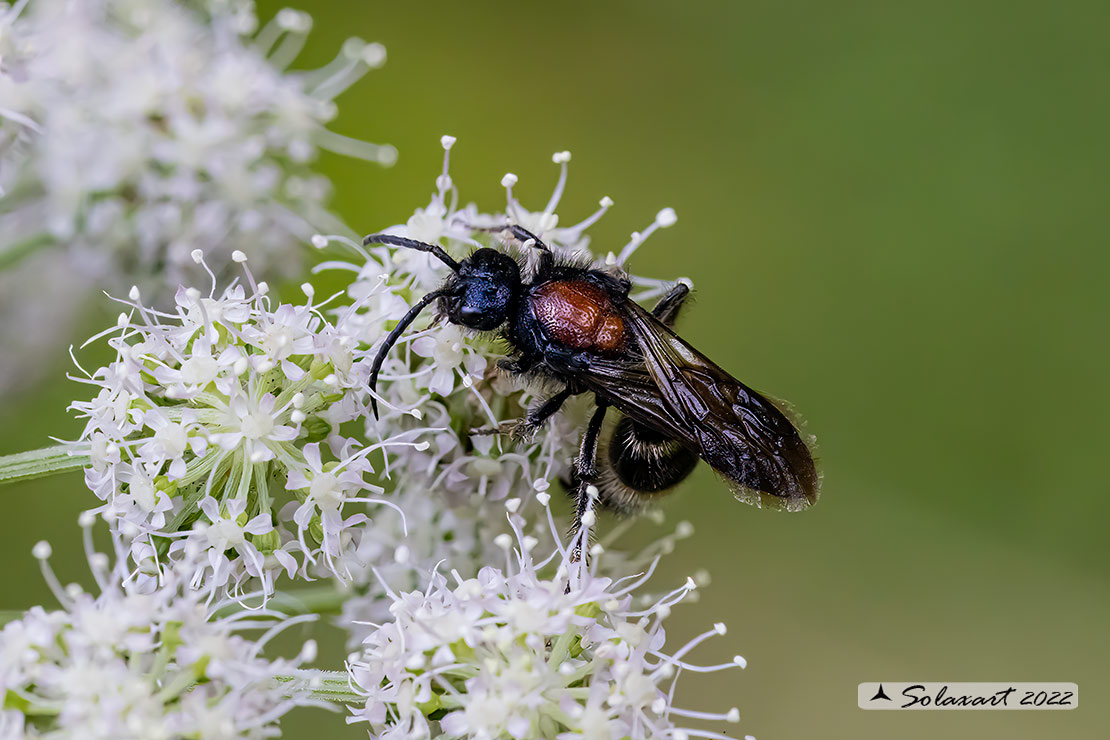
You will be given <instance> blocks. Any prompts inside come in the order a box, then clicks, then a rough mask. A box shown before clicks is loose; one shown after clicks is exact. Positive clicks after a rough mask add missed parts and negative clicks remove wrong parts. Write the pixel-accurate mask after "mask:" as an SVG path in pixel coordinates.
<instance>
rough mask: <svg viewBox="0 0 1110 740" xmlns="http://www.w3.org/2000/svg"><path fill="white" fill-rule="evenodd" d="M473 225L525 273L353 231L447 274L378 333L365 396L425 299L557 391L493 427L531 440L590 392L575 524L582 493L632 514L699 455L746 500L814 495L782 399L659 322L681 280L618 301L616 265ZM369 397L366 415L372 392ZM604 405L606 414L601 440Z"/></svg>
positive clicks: (491, 256) (671, 315)
mask: <svg viewBox="0 0 1110 740" xmlns="http://www.w3.org/2000/svg"><path fill="white" fill-rule="evenodd" d="M487 230H488V231H500V232H503V233H508V234H509V235H511V236H512V237H513V238H514V239H515V240H516V241H518V242H519V243H520V244H521V245H523V246H524V247H525V248H529V247H530V248H534V249H536V250H537V251H538V257H539V259H538V265H537V266H536V267H535V269H534V271H533V273H532V275H531V278H530V279H527V280H526V279H525V269H524V265H523V264H522V263H520V262H518V261H517V260H516V259H514V258H513V257H511V256H510V255H508V254H506V253H504V252H501V251H498V250H496V249H492V248H489V247H482V248H479V249H477V250H476V251H474V252H473V253H472V254H471V255H470V256H469V257H467V258H465V259H463V260H462V261H461V262H459V261H456V260H455V259H453V258H452V257H451V256H450V255H448V254H447V253H446V252H445V251H444V250H443V248H442V247H440V246H437V245H435V244H425V243H423V242H418V241H414V240H412V239H407V238H404V237H400V236H393V235H390V234H371V235H370V236H367V237H366V238H365V239H364V240H363V244H364V245H370V244H386V245H391V246H395V247H401V248H404V249H414V250H418V251H421V252H427V253H429V254H431V255H433V256H435V257H436V258H437V259H439V261H441V262H443V263H444V264H445V265H446V266H447V267H448V268H450V269H451V273H452V274H451V275H450V276H449V277H448V278H447V280H446V282H445V283H444V285H443V287H441V288H439V289H438V290H434V291H431V292H430V293H428V294H427V295H425V296H424V297H423V298H421V299H420V300H419V301H418V302H417V303H416V304H415V305H414V306H413V307H412V308H411V309H410V310H409V311H408V313H406V314H405V316H404V317H402V318H401V320H400V321H399V322H398V324H397V326H396V327H395V328H394V329H393V330H392V331H391V332H390V333H389V335H388V336H386V338H385V341H384V342H383V343H382V345H381V347H380V348H379V349H378V352H377V355H376V356H375V358H374V362H373V365H372V367H371V372H370V381H369V386H370V389H371V391H373V390H374V389H375V387H376V383H377V378H378V372H379V370H380V369H381V366H382V363H383V362H384V361H385V359H386V357H387V355H388V353H389V351H390V349H391V348H392V347H393V345H394V344H395V343H396V341H397V340H398V339H399V338H400V337H401V335H402V334H403V333H404V331H405V330H406V329H407V328H408V326H409V325H410V324H411V323H412V322H413V320H414V319H415V318H416V317H417V315H419V314H420V312H421V311H423V310H424V309H426V308H427V307H428V306H430V305H431V304H433V303H438V309H439V312H440V314H441V315H442V316H445V317H446V319H447V320H448V321H450V322H451V323H453V324H457V325H459V326H462V327H464V328H466V329H470V330H472V331H475V332H492V333H496V334H498V335H499V336H500V337H501V338H502V339H503V340H504V341H505V342H507V344H508V345H509V347H510V348H511V350H512V351H511V353H510V354H509V356H508V357H506V358H504V359H502V360H500V361H499V362H498V366H499V367H500V368H501V369H503V370H505V371H507V372H508V373H510V374H511V375H514V376H525V377H531V378H534V379H538V380H542V381H547V382H548V384H550V385H552V386H554V387H558V388H559V390H558V391H556V392H554V393H553V394H552V395H551V397H550V398H548V399H547V400H546V401H544V402H542V403H540V404H538V405H536V406H534V407H533V408H531V409H530V410H529V411H528V413H527V414H526V416H525V418H523V419H521V420H519V421H517V422H515V423H513V424H512V425H511V427H507V428H506V429H503V430H502V431H509V432H510V433H511V434H512V435H513V436H514V437H516V438H518V439H528V438H531V437H532V436H533V435H534V434H535V433H536V432H537V430H539V429H540V428H541V427H542V426H543V424H544V423H545V422H546V421H547V420H548V419H550V418H551V417H552V416H553V415H554V414H555V413H557V412H558V411H559V409H560V408H561V407H562V406H563V404H564V403H565V402H566V401H567V399H569V398H571V397H572V396H576V395H580V394H584V393H590V394H593V398H594V402H595V404H596V410H595V411H594V412H593V415H592V417H591V418H590V421H589V423H588V424H587V426H586V429H585V431H584V433H583V435H582V441H581V445H580V448H579V451H578V455H577V458H576V459H575V460H574V462H573V465H572V485H571V486H570V487H571V488H572V491H573V495H574V497H575V499H576V505H575V519H576V521H575V526H576V527H577V525H578V523H579V521H580V520H581V517H582V516H583V515H584V514H585V512H586V511H587V510H588V507H589V505H590V498H591V496H596V497H597V499H598V501H599V503H600V505H601V506H603V507H604V508H607V509H610V510H614V511H616V512H619V513H630V512H634V511H636V510H638V509H640V508H642V507H643V506H645V505H647V504H650V503H652V502H653V501H654V500H655V499H656V498H657V497H659V496H660V495H662V494H664V493H666V492H668V491H670V490H671V489H672V488H674V487H675V486H676V485H677V484H678V483H680V482H681V481H682V480H683V479H685V478H686V477H687V476H688V475H689V474H690V473H691V472H692V471H693V470H694V468H695V467H696V465H697V463H698V461H699V460H704V461H705V462H706V463H708V464H709V466H710V467H711V468H713V470H714V471H716V472H717V473H718V474H719V475H720V477H721V478H722V479H723V480H724V481H725V482H726V483H727V484H728V485H729V487H730V488H731V489H732V491H733V493H734V494H735V496H736V497H737V498H739V499H740V500H742V501H744V502H746V503H749V504H754V505H755V506H759V507H763V506H766V507H770V508H773V509H780V510H786V511H800V510H802V509H805V508H807V507H809V506H810V505H811V504H813V503H814V502H815V501H816V500H817V495H818V489H819V485H820V479H819V476H818V474H817V469H816V467H815V465H814V459H813V453H812V451H811V449H810V447H809V445H808V444H807V442H806V440H805V439H804V438H803V436H802V434H801V433H800V431H799V429H798V427H797V426H796V425H795V424H794V423H793V422H792V421H791V419H790V418H789V416H788V415H787V413H786V412H785V411H784V408H782V407H780V405H779V404H778V403H776V402H775V401H772V400H770V399H768V398H767V397H765V396H763V395H760V394H759V393H757V392H756V391H754V390H752V389H751V388H749V387H748V386H746V385H744V384H743V383H741V382H740V381H739V380H737V379H736V378H734V377H732V376H731V375H729V374H728V373H727V372H725V371H724V370H722V369H721V368H720V367H718V366H717V365H716V364H715V363H713V362H712V361H711V360H709V359H708V358H707V357H706V356H705V355H703V354H702V353H701V352H699V351H698V350H696V349H694V348H693V347H692V346H691V345H690V344H689V343H688V342H686V341H685V340H683V339H682V338H681V337H680V336H678V335H677V334H676V333H675V332H674V331H673V329H672V326H673V325H674V322H675V319H676V318H677V316H678V313H679V310H680V309H681V308H682V305H683V303H684V301H685V300H686V298H687V296H688V295H689V292H690V290H689V287H688V286H687V285H685V284H683V283H678V284H676V285H675V286H674V287H673V288H672V289H671V290H670V292H669V293H667V294H666V295H665V296H663V297H662V298H661V299H660V300H659V301H658V303H656V304H655V306H654V307H653V308H652V309H651V310H650V311H649V310H647V309H645V308H644V307H642V306H640V305H639V304H638V303H636V302H635V301H633V300H632V299H631V298H629V291H630V290H631V287H632V286H631V282H630V281H629V279H628V277H627V276H626V275H625V274H624V273H623V272H621V271H620V270H619V269H600V268H597V267H595V266H592V265H590V264H585V263H581V262H568V261H565V260H561V259H556V257H555V255H554V254H553V253H552V251H551V249H550V248H549V247H548V246H547V245H546V244H544V242H543V241H542V240H541V239H539V237H537V236H536V235H535V234H532V233H531V232H529V231H527V230H525V229H524V228H522V227H520V226H517V225H508V226H505V227H503V228H494V229H487ZM371 405H372V407H373V412H374V415H375V417H377V414H378V408H377V401H376V399H375V398H374V397H373V394H372V396H371ZM610 409H612V410H613V412H614V414H615V415H616V423H615V425H613V426H612V427H611V432H610V433H609V435H608V438H607V439H606V440H605V441H604V442H603V441H602V431H603V426H604V421H605V417H606V414H607V413H608V412H609V411H610Z"/></svg>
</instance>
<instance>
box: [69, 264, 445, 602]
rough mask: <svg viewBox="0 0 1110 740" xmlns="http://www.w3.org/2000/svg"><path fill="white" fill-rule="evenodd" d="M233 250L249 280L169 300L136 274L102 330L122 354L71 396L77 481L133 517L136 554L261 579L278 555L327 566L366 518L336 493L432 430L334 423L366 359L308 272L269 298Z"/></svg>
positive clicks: (346, 495)
mask: <svg viewBox="0 0 1110 740" xmlns="http://www.w3.org/2000/svg"><path fill="white" fill-rule="evenodd" d="M195 258H196V259H197V261H198V263H200V264H202V265H203V264H204V257H203V255H201V254H200V252H199V250H198V251H197V252H196V253H195ZM234 259H236V260H237V261H240V262H243V263H244V265H243V267H244V272H245V274H246V276H247V280H248V282H249V286H250V288H249V290H247V289H246V288H244V287H243V286H242V285H240V284H233V285H232V286H231V287H229V288H227V289H226V290H224V291H223V293H222V294H219V295H217V294H216V293H215V284H216V280H215V278H214V277H213V278H212V284H213V288H212V292H210V293H209V294H208V295H203V294H201V293H200V291H198V290H196V289H182V290H180V291H179V292H178V295H177V297H176V308H177V312H176V314H168V313H164V312H161V311H158V310H156V309H153V308H150V307H147V306H145V305H144V304H143V303H142V302H141V299H140V295H139V291H138V289H133V290H132V292H131V295H130V297H129V299H128V300H126V301H123V303H125V304H126V305H127V306H128V307H129V309H130V310H129V312H127V313H124V314H121V315H120V318H119V321H118V322H117V325H116V327H115V328H114V329H112V330H111V333H113V334H116V336H113V337H112V338H111V339H110V340H109V342H110V344H111V345H112V346H113V347H114V348H115V349H116V351H117V359H116V360H115V361H114V362H113V363H112V364H110V365H108V366H107V367H103V368H100V369H99V370H97V371H96V372H95V373H93V374H91V375H89V376H88V377H86V378H78V379H80V380H83V381H84V382H86V383H89V384H91V385H93V386H94V387H96V388H99V392H98V393H97V395H96V397H95V398H93V399H92V400H91V401H86V402H76V403H74V404H73V408H74V409H75V410H77V411H78V412H79V413H80V414H81V415H82V416H84V417H86V419H87V421H86V428H85V432H84V434H83V440H84V441H85V442H86V443H87V444H88V446H89V450H90V455H91V466H90V467H88V468H87V469H86V471H85V479H86V482H87V484H88V485H89V488H90V489H91V490H92V491H93V492H94V493H95V494H96V495H97V496H98V497H99V498H101V499H103V500H104V501H105V502H106V503H105V506H104V507H102V509H101V510H102V511H104V512H106V513H107V514H109V515H110V516H111V517H113V518H114V519H115V520H116V521H118V522H119V526H120V527H121V528H122V527H124V526H125V525H126V526H127V527H128V528H129V530H128V531H129V534H130V536H129V539H130V540H131V543H132V545H131V546H132V557H133V558H134V559H135V560H136V561H137V562H138V563H140V564H141V565H143V566H144V567H147V568H153V567H156V566H155V563H156V562H157V559H158V557H159V556H161V555H165V554H166V553H173V552H175V551H177V550H179V549H181V548H184V547H186V546H188V545H191V546H200V547H203V548H204V549H205V550H206V551H207V552H208V555H209V557H208V560H207V562H206V570H207V571H208V576H206V578H208V579H211V580H212V581H213V582H214V583H216V584H217V585H224V584H229V583H230V584H231V585H232V587H233V590H235V591H238V590H240V589H242V588H248V589H253V588H255V587H258V586H259V585H260V587H261V588H262V589H263V591H264V592H265V593H267V594H268V593H270V592H272V590H273V582H272V581H273V576H274V573H275V572H278V571H280V570H281V569H284V570H285V572H286V573H288V574H289V575H290V576H293V575H294V574H295V573H296V572H298V571H301V570H304V568H305V567H306V565H307V564H308V563H315V562H317V561H318V560H320V559H323V561H324V563H325V565H326V566H327V567H331V568H332V569H333V570H334V563H335V562H336V560H337V558H339V556H340V553H341V551H342V549H343V546H342V543H341V540H342V536H343V533H344V531H345V530H346V529H348V528H350V527H352V526H355V525H358V524H361V523H363V522H364V521H365V520H366V515H365V514H364V513H356V514H352V515H349V516H348V515H345V507H347V506H348V505H349V504H350V503H352V502H355V501H358V502H367V501H369V500H371V499H369V498H368V497H367V496H368V494H373V493H377V492H380V491H381V490H382V489H381V488H380V487H379V486H376V485H374V484H372V483H370V482H368V481H366V480H365V479H364V477H363V476H364V475H365V474H368V473H372V472H373V468H372V465H371V462H370V460H369V458H370V456H371V455H372V454H373V453H375V452H379V451H381V450H382V449H384V448H386V447H390V446H408V447H419V448H424V447H427V445H428V443H427V442H418V441H415V438H416V437H417V436H418V433H419V430H409V431H403V432H401V433H400V434H398V435H395V436H394V437H391V438H389V439H386V440H383V441H380V442H378V443H376V444H370V445H364V444H361V443H358V442H356V441H355V440H353V439H346V438H344V437H342V436H341V435H340V434H339V426H340V425H341V424H342V423H343V422H346V421H349V420H351V419H354V418H357V417H358V416H359V415H360V414H361V413H362V403H361V402H360V401H359V398H360V396H361V395H362V393H363V390H362V388H363V386H364V385H365V382H366V374H367V373H366V371H365V362H364V360H363V359H361V357H360V355H359V354H357V353H356V351H355V349H354V347H353V346H352V345H353V341H352V340H351V339H350V338H349V337H344V336H342V335H340V334H339V333H338V332H337V331H336V329H335V327H334V326H332V325H331V324H330V323H329V322H328V321H327V319H326V318H325V317H324V316H323V315H322V314H321V313H320V310H319V307H318V306H317V305H314V304H313V291H312V288H311V286H309V285H307V284H306V285H305V286H303V288H304V291H305V293H306V294H307V296H308V299H307V302H306V303H305V304H303V305H292V304H282V303H278V304H276V305H275V304H274V303H272V302H271V301H270V298H269V295H268V294H269V290H270V289H269V286H268V285H267V284H266V283H265V282H256V281H255V279H254V277H253V275H252V273H251V272H250V270H249V269H246V265H245V262H246V256H245V255H243V254H242V253H239V252H237V253H235V255H234ZM182 534H185V535H187V536H186V537H185V538H181V535H182ZM298 556H300V557H301V558H302V559H301V560H300V561H298ZM256 580H259V581H261V583H260V584H256V583H255V582H254V581H256Z"/></svg>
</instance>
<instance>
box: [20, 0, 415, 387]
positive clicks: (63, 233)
mask: <svg viewBox="0 0 1110 740" xmlns="http://www.w3.org/2000/svg"><path fill="white" fill-rule="evenodd" d="M311 25H312V21H311V17H309V16H308V15H307V14H305V13H301V12H298V11H294V10H289V9H287V10H282V11H280V12H279V13H278V14H277V15H276V16H275V17H274V18H273V19H272V20H271V21H270V22H268V23H267V24H266V25H265V26H263V27H262V29H261V30H258V31H257V32H255V31H256V22H255V19H254V12H253V6H252V4H251V3H250V2H237V3H234V4H228V3H224V2H212V3H207V4H200V3H196V4H194V3H188V4H187V3H180V2H175V1H174V0H82V2H69V1H68V0H33V1H32V2H29V3H28V2H25V1H21V2H18V3H16V4H15V5H14V6H12V7H7V6H0V199H2V200H0V203H2V207H0V265H2V266H6V267H7V269H6V270H5V271H4V274H0V296H5V295H8V294H10V293H11V292H12V290H14V289H15V288H17V287H18V286H19V285H20V284H21V283H24V282H31V283H33V284H35V285H39V286H42V285H43V284H44V283H45V282H46V281H53V280H55V275H56V270H50V269H49V267H48V265H44V262H43V260H41V259H33V258H32V257H33V256H34V255H37V254H39V253H42V252H44V251H45V252H51V251H57V252H61V253H64V255H65V262H64V264H65V268H66V269H67V270H68V272H70V273H72V274H75V275H80V276H81V284H82V285H84V286H86V289H87V290H95V289H97V288H108V289H110V290H121V289H125V288H126V287H127V286H128V285H130V284H131V283H136V282H137V283H139V284H140V285H141V286H142V287H143V289H144V290H146V291H147V293H148V295H150V296H151V297H152V298H156V297H158V296H162V297H167V296H172V295H173V292H174V291H175V290H176V288H177V286H178V285H179V284H182V283H184V284H189V283H190V282H191V281H192V279H193V278H194V277H195V276H196V274H197V272H196V269H195V266H194V265H193V263H192V261H191V260H190V259H189V254H190V252H191V251H192V250H193V249H196V248H200V249H203V250H204V251H205V253H206V254H207V255H208V259H209V264H210V265H211V266H212V267H213V269H215V270H216V271H217V272H220V271H221V270H222V269H223V268H224V267H225V266H226V265H227V264H228V263H229V262H230V260H231V254H232V252H233V251H235V250H242V251H244V252H245V253H246V254H248V255H249V256H250V257H251V258H252V260H253V261H254V265H255V268H256V270H258V271H259V273H260V274H267V275H268V274H269V273H271V272H274V271H276V272H278V273H280V274H290V273H292V272H294V271H296V270H297V269H298V268H299V267H300V265H301V264H303V260H302V258H303V256H304V254H305V251H304V247H303V244H304V243H305V242H306V241H307V239H308V237H309V236H311V235H312V234H313V233H314V232H316V231H319V230H321V229H325V230H329V231H331V230H345V227H343V225H342V223H341V222H340V221H339V219H338V218H337V217H335V216H334V215H332V214H331V213H330V212H329V211H328V210H327V201H328V198H329V196H330V189H331V186H330V183H329V182H328V181H327V180H326V179H325V178H324V177H322V176H320V175H318V174H317V173H316V172H315V171H314V169H313V161H314V160H315V159H316V156H317V154H318V153H319V152H320V151H321V150H330V151H335V152H339V153H341V154H344V155H349V156H355V157H360V158H363V159H368V160H371V161H374V162H378V163H382V164H391V163H392V162H393V161H394V159H395V158H396V151H395V150H394V149H393V148H392V147H387V146H376V145H373V144H369V143H365V142H361V141H356V140H353V139H349V138H347V137H343V136H340V135H338V134H336V133H333V132H330V131H328V130H327V129H326V128H325V126H326V124H327V123H328V122H329V121H331V120H332V119H333V118H334V117H335V115H336V110H337V109H336V104H335V102H334V99H335V98H336V96H338V95H339V94H340V93H342V92H343V91H344V90H345V89H346V88H347V87H348V86H349V85H351V84H352V83H353V82H355V81H356V80H357V79H358V78H359V77H361V76H362V74H363V73H364V72H365V71H366V70H367V69H370V68H372V67H377V66H380V65H381V64H382V63H383V62H384V59H385V51H384V49H383V48H382V47H381V46H380V45H379V44H368V43H365V42H363V41H360V40H357V39H352V40H350V41H348V42H347V43H346V44H345V45H344V46H343V49H342V51H341V52H340V53H339V55H338V56H337V57H336V59H335V61H333V62H332V63H330V64H328V65H326V66H325V67H323V68H322V69H319V70H315V71H311V72H296V73H292V72H287V71H286V67H287V66H288V65H289V64H290V63H291V62H292V61H293V59H294V57H295V56H296V55H297V52H298V51H299V49H300V48H301V45H302V44H303V43H304V40H305V37H306V35H307V33H308V31H309V29H310V28H311ZM54 287H55V286H54V285H53V283H52V282H51V285H50V288H54ZM39 292H40V294H41V295H43V296H50V300H51V301H53V300H54V296H56V295H57V291H55V290H53V289H43V288H41V287H40V290H39ZM71 295H72V294H71ZM70 302H72V299H71V301H70ZM159 302H160V301H159ZM18 305H19V304H17V303H14V302H13V303H11V304H9V303H8V302H7V301H6V300H5V301H3V302H2V303H0V313H3V314H4V315H7V314H8V312H9V311H14V310H15V308H16V307H17V306H18ZM39 318H40V323H39V324H38V325H33V326H31V327H28V325H26V324H22V323H21V324H19V325H18V332H19V335H20V336H25V335H34V336H42V335H43V334H44V333H46V332H47V330H49V329H50V328H51V327H50V326H49V325H47V324H49V322H50V321H51V320H53V323H54V324H58V325H60V324H64V322H65V320H66V319H67V318H72V313H61V312H58V311H54V312H48V311H43V312H42V313H41V316H40V317H39ZM42 322H47V323H46V324H44V323H42ZM56 328H58V327H56ZM48 333H49V335H50V336H56V335H57V332H53V331H50V332H48ZM20 336H16V335H13V336H12V337H10V338H5V339H4V340H3V341H4V345H5V347H6V348H7V349H8V350H9V351H6V352H5V353H3V357H4V358H5V360H4V361H3V362H2V363H0V389H2V388H3V387H4V386H5V385H11V384H12V383H14V382H15V381H16V380H18V378H16V377H12V373H14V372H16V370H17V368H18V367H19V366H17V365H16V364H15V359H16V358H18V357H19V356H20V355H21V354H22V353H21V352H18V351H15V348H17V347H19V346H20V345H21V343H20V341H19V339H20ZM24 367H25V366H24Z"/></svg>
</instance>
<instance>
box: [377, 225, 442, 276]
mask: <svg viewBox="0 0 1110 740" xmlns="http://www.w3.org/2000/svg"><path fill="white" fill-rule="evenodd" d="M371 244H388V245H389V246H391V247H404V248H405V249H415V250H416V251H418V252H427V253H429V254H432V255H435V256H436V258H437V259H438V260H439V261H440V262H442V263H443V264H445V265H447V266H448V267H450V268H451V269H452V270H454V271H455V272H458V271H459V263H458V262H456V261H455V260H453V259H452V258H451V256H450V255H449V254H447V252H444V251H443V247H441V246H438V245H436V244H425V243H424V242H418V241H416V240H415V239H406V238H405V237H403V236H394V235H392V234H371V235H370V236H368V237H366V238H365V239H363V240H362V246H364V247H365V246H369V245H371Z"/></svg>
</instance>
